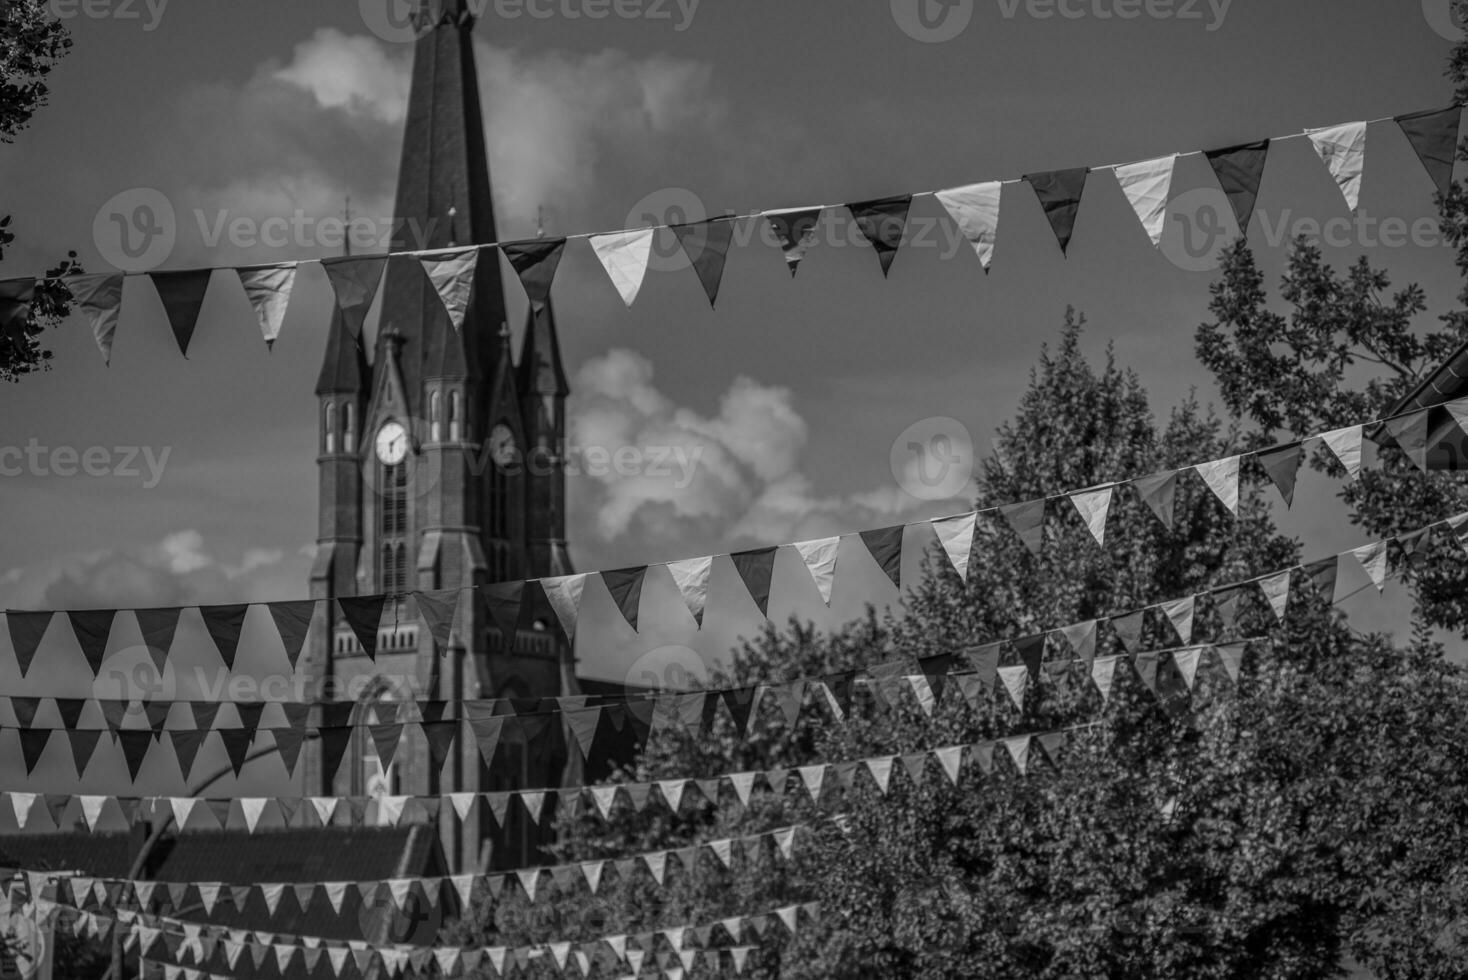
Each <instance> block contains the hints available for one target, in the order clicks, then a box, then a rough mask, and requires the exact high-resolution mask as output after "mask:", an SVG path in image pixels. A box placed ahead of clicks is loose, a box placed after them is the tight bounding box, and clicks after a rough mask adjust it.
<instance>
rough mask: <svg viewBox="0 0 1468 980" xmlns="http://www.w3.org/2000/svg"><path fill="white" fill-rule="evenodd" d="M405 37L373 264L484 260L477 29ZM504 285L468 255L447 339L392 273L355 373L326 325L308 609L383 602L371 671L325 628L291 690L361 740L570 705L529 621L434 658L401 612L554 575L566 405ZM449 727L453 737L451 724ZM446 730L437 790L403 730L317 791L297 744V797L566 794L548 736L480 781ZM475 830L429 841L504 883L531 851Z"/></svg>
mask: <svg viewBox="0 0 1468 980" xmlns="http://www.w3.org/2000/svg"><path fill="white" fill-rule="evenodd" d="M418 18H419V23H418V27H419V31H420V34H419V39H418V41H417V42H416V49H415V52H414V62H413V74H412V91H411V95H410V98H409V108H408V113H407V121H406V129H405V133H404V139H403V152H402V165H401V168H400V171H399V175H398V187H397V199H396V210H395V214H394V220H395V228H396V229H397V230H396V232H395V234H394V240H393V242H392V244H391V250H392V251H393V252H404V251H412V250H418V249H434V248H449V247H454V246H469V245H475V244H484V243H490V242H495V241H498V234H497V230H496V227H495V216H494V207H493V203H492V200H491V192H490V174H489V164H488V155H487V153H486V147H485V134H484V126H483V121H482V118H481V112H480V104H479V88H478V78H477V74H476V69H475V63H474V53H473V48H472V30H473V27H474V18H473V16H472V14H471V13H470V12H469V10H468V7H467V4H466V2H465V0H434V2H425V3H424V5H423V8H422V11H421V12H420V14H419V15H418ZM505 286H506V284H505V283H504V282H503V281H502V277H501V274H500V268H499V262H498V256H497V255H496V254H494V253H493V252H489V251H486V252H484V253H482V255H481V258H480V262H479V264H478V271H477V274H476V279H475V281H474V285H473V292H472V297H471V299H470V303H469V308H468V313H467V316H466V318H465V321H464V323H463V326H462V328H461V329H457V330H456V329H455V328H454V326H453V324H452V322H451V321H450V319H449V317H448V314H447V313H446V312H445V310H444V307H443V304H442V302H441V301H440V299H439V297H438V295H437V293H436V292H435V290H434V288H433V286H432V284H431V283H430V282H429V281H428V278H427V276H426V275H425V273H424V272H423V269H422V267H421V265H420V263H419V262H418V260H417V259H416V258H413V257H411V256H401V257H394V258H390V259H389V261H388V263H387V266H386V270H385V273H384V276H383V280H382V296H381V315H380V320H379V324H378V330H377V334H376V339H375V342H372V347H373V353H372V357H371V358H370V359H369V358H368V356H367V346H368V343H369V342H368V340H367V339H366V338H365V337H364V336H361V335H359V332H358V331H356V330H354V329H353V328H352V325H351V324H350V323H349V322H348V321H346V320H344V319H343V317H342V316H341V314H340V313H337V314H336V315H335V316H334V317H333V320H332V323H331V326H330V332H329V335H328V338H327V345H326V352H325V356H324V359H323V363H322V366H321V373H320V377H319V380H318V383H317V387H316V394H317V396H318V400H319V426H320V445H319V455H318V458H317V462H318V466H319V475H320V511H319V514H320V530H319V536H318V551H317V556H316V561H315V566H314V568H313V570H312V573H311V588H312V595H313V597H316V598H330V597H335V596H355V595H376V594H386V595H390V596H395V597H397V598H394V599H392V600H390V601H389V602H388V605H387V608H386V611H385V614H384V617H383V627H382V630H381V632H380V634H379V642H378V653H377V656H376V658H375V660H372V659H368V658H367V657H365V656H364V654H363V651H362V649H361V647H360V645H359V644H358V643H357V640H356V638H355V637H354V636H353V634H352V631H351V630H350V629H349V628H348V627H347V626H346V624H345V623H344V622H342V621H339V620H338V621H335V622H332V623H329V624H328V623H325V622H321V623H317V624H315V626H316V628H314V629H313V630H312V631H311V641H310V645H309V646H308V649H307V650H306V651H305V653H304V654H303V662H302V669H304V670H306V671H308V672H309V674H310V679H311V681H312V682H313V685H314V688H315V690H317V691H322V692H324V693H323V695H322V696H323V697H324V698H325V699H338V700H339V699H342V698H347V697H351V698H355V699H357V700H358V701H360V702H361V705H362V707H361V708H360V709H359V711H358V712H357V715H358V718H359V719H360V720H363V721H366V720H370V719H371V718H372V717H374V715H371V714H368V712H373V713H374V714H375V717H376V718H377V719H378V720H385V719H391V718H396V720H398V721H404V720H406V721H415V720H418V719H417V718H414V717H407V716H404V715H403V714H402V713H401V711H400V710H399V708H398V707H397V705H398V703H399V702H402V701H408V700H412V699H413V698H423V699H440V700H447V701H453V700H457V699H463V698H478V697H484V698H490V697H508V698H519V699H525V701H526V702H527V703H528V702H531V701H533V699H537V698H542V697H555V696H559V695H566V694H575V693H577V690H578V688H577V684H576V680H575V670H574V664H573V662H572V657H571V651H570V647H569V644H568V643H567V642H566V641H565V639H564V638H563V637H562V635H561V633H560V631H559V629H558V628H557V627H556V624H555V618H554V616H553V614H552V613H551V612H550V610H549V609H548V608H539V607H535V608H527V609H526V610H524V612H523V614H522V617H521V623H520V626H519V628H518V629H517V630H516V632H515V636H514V638H513V639H509V638H508V637H507V636H506V635H505V634H504V633H503V632H502V631H501V630H500V629H499V628H498V627H497V626H496V625H495V623H494V621H493V619H492V618H491V617H490V616H488V615H487V614H486V612H485V606H484V604H483V602H482V601H479V600H476V601H473V602H469V601H464V602H461V603H460V612H459V620H458V621H457V626H456V628H455V630H454V635H453V638H452V642H451V648H450V649H449V650H447V651H438V650H436V649H435V647H434V643H433V640H432V639H431V638H430V637H429V636H428V635H427V633H426V631H424V630H422V629H421V628H420V626H419V623H418V617H417V611H416V609H415V608H414V603H413V600H412V599H411V598H410V597H408V596H407V595H406V594H407V593H410V592H412V591H413V590H443V589H464V588H471V587H475V586H483V585H485V584H487V583H493V582H503V581H510V580H516V579H523V578H539V577H544V576H552V575H566V574H570V573H571V565H570V559H569V556H568V554H567V548H566V540H565V473H564V466H563V444H564V438H565V425H566V422H565V407H566V398H567V395H568V394H569V389H568V386H567V384H566V377H565V372H564V370H563V368H562V365H561V356H560V348H559V343H558V340H557V336H556V323H555V315H554V312H553V311H552V310H551V308H550V307H549V306H548V305H547V306H545V307H543V308H536V309H532V310H531V311H530V312H529V314H528V315H527V321H526V323H525V324H524V329H523V331H522V332H520V335H519V339H518V341H517V342H515V343H512V341H511V337H512V333H511V331H510V330H509V329H508V327H507V325H506V320H507V316H506V297H505ZM512 288H517V289H518V288H519V285H518V283H516V284H514V285H513V287H512ZM530 594H531V593H530V592H529V591H528V592H527V600H528V599H529V597H530ZM465 595H466V596H467V595H473V596H477V595H478V593H465ZM333 605H334V604H332V603H321V604H319V606H320V608H321V609H324V610H328V611H327V612H325V613H322V612H318V616H321V615H329V616H333V617H334V616H335V610H334V608H332V607H333ZM448 710H449V712H450V714H449V715H447V716H446V717H450V718H451V717H454V712H455V710H456V709H454V708H453V707H450V708H449V709H448ZM463 727H464V726H461V731H460V735H459V738H458V740H457V741H456V742H455V744H454V746H453V749H452V751H451V753H450V755H449V758H448V760H447V762H446V763H445V765H444V766H443V769H442V772H438V771H435V768H436V767H434V766H432V765H431V764H430V762H429V752H428V746H427V744H426V742H425V739H424V737H423V735H422V733H421V732H420V731H419V730H418V728H417V726H415V725H411V724H410V725H406V726H405V727H404V734H403V737H402V741H401V743H400V744H399V746H398V749H397V753H396V755H395V757H394V760H393V763H392V764H391V765H390V766H388V767H386V768H384V767H382V766H381V765H379V763H378V760H377V755H376V752H375V750H374V749H373V747H372V740H371V738H370V737H368V735H367V732H366V729H364V728H359V729H358V731H357V733H356V734H355V735H354V739H353V742H352V743H351V744H350V746H349V747H348V750H347V753H346V756H345V758H344V759H343V760H342V762H341V764H340V766H339V768H338V769H337V771H336V773H335V774H332V773H329V772H326V771H325V769H326V768H328V767H327V766H326V765H324V764H323V759H322V753H321V751H320V748H319V744H317V743H308V751H307V752H306V753H305V755H304V757H303V763H302V771H301V773H300V774H299V775H300V778H301V779H302V780H303V783H304V786H303V789H304V792H305V793H306V794H308V795H312V794H338V795H366V796H374V795H400V794H436V793H443V792H479V791H486V790H503V789H514V788H520V787H526V786H530V787H546V786H554V785H559V783H560V781H561V779H562V778H563V773H564V768H565V765H566V761H567V760H566V753H565V745H564V739H563V738H562V737H561V735H560V732H559V726H548V727H547V730H546V731H545V732H544V733H543V737H540V738H536V739H534V740H533V741H532V742H530V743H529V744H525V743H524V742H517V741H516V740H515V738H514V737H513V735H512V736H511V738H509V739H508V740H507V741H506V742H505V743H504V744H502V745H501V747H500V749H499V751H498V753H497V754H496V756H495V759H494V764H493V765H492V766H490V765H486V763H485V761H484V760H483V759H482V758H481V756H480V753H479V751H478V748H477V747H476V745H475V744H474V741H473V739H472V738H470V737H469V735H468V732H467V731H464V730H462V729H463ZM485 809H487V808H484V807H476V808H475V810H474V812H473V813H471V816H470V819H469V820H467V821H464V822H462V823H461V822H460V821H459V820H458V819H457V818H456V817H455V816H454V815H453V814H452V812H448V813H446V815H445V817H444V818H442V819H441V821H440V828H439V829H440V836H441V839H442V843H443V851H444V854H445V855H446V857H447V860H448V862H449V863H450V865H451V866H452V867H453V868H454V869H455V870H461V871H468V870H475V869H485V868H490V867H508V866H514V865H516V864H518V863H521V862H523V861H524V860H526V859H527V858H528V857H529V856H530V855H531V854H533V852H534V850H535V844H536V840H537V839H538V835H537V833H536V832H535V831H534V829H533V828H530V827H521V826H517V825H514V822H515V821H519V820H520V819H521V817H522V815H521V814H519V813H518V812H515V814H514V817H513V818H512V827H511V828H510V830H509V832H507V833H501V832H498V831H497V829H496V826H495V824H494V823H493V821H492V819H491V818H490V816H489V814H488V813H481V812H480V811H482V810H485ZM445 810H446V811H447V810H448V808H445ZM516 810H518V808H516Z"/></svg>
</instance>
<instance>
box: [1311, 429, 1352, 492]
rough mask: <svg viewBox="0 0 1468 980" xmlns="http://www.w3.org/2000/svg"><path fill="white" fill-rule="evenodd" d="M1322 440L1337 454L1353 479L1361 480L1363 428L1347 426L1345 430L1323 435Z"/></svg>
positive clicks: (1336, 456) (1337, 457)
mask: <svg viewBox="0 0 1468 980" xmlns="http://www.w3.org/2000/svg"><path fill="white" fill-rule="evenodd" d="M1320 438H1321V440H1322V441H1324V442H1325V444H1326V445H1327V446H1329V447H1330V451H1331V452H1333V453H1335V458H1336V459H1338V460H1340V461H1341V465H1342V466H1344V467H1345V468H1346V472H1347V473H1348V474H1350V477H1351V479H1353V480H1358V479H1360V478H1361V441H1362V427H1361V426H1359V425H1352V426H1347V427H1346V428H1344V429H1336V430H1335V431H1334V432H1327V433H1325V434H1324V435H1322V436H1321V437H1320Z"/></svg>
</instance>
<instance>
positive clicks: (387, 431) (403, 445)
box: [377, 422, 408, 466]
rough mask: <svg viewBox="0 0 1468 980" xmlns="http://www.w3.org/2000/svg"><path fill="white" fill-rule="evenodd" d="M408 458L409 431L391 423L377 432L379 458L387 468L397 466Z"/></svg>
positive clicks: (395, 423)
mask: <svg viewBox="0 0 1468 980" xmlns="http://www.w3.org/2000/svg"><path fill="white" fill-rule="evenodd" d="M407 456H408V430H406V429H404V428H403V427H402V426H401V425H400V424H398V423H397V422H389V423H387V424H386V425H384V426H383V427H382V428H381V429H378V430H377V458H378V459H380V460H382V462H383V463H384V464H385V465H387V466H396V465H398V464H399V463H401V462H402V461H403V460H404V459H406V458H407Z"/></svg>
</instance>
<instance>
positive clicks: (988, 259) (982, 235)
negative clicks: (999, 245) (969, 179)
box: [935, 180, 1001, 272]
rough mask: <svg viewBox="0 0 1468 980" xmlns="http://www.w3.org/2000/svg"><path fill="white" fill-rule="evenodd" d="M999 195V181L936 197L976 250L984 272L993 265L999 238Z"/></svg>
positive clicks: (963, 188) (944, 193)
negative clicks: (995, 243) (996, 241)
mask: <svg viewBox="0 0 1468 980" xmlns="http://www.w3.org/2000/svg"><path fill="white" fill-rule="evenodd" d="M1000 195H1001V185H1000V183H999V181H997V180H995V181H989V182H987V183H983V184H970V185H968V186H967V187H954V188H952V189H950V190H946V191H939V192H938V193H937V194H936V195H935V196H936V197H937V198H938V203H940V204H942V205H943V207H944V209H945V210H946V211H947V212H948V214H949V216H950V217H951V218H953V221H954V223H955V224H957V225H958V230H959V231H960V232H961V233H962V234H963V237H964V238H965V239H967V240H968V243H969V244H970V245H972V246H973V247H974V252H976V253H977V254H978V256H979V264H980V265H982V266H983V267H984V271H985V272H988V271H989V265H990V264H991V263H992V262H993V261H994V242H995V239H996V238H997V237H998V235H999V198H1000Z"/></svg>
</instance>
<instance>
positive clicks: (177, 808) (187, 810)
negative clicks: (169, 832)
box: [168, 796, 199, 830]
mask: <svg viewBox="0 0 1468 980" xmlns="http://www.w3.org/2000/svg"><path fill="white" fill-rule="evenodd" d="M198 802H199V798H198V797H196V796H170V797H169V798H168V805H169V806H170V807H172V808H173V822H174V823H176V824H178V829H179V830H183V829H184V826H185V825H187V824H188V822H189V816H190V815H191V814H192V813H193V812H194V807H195V806H196V805H197V804H198Z"/></svg>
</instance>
